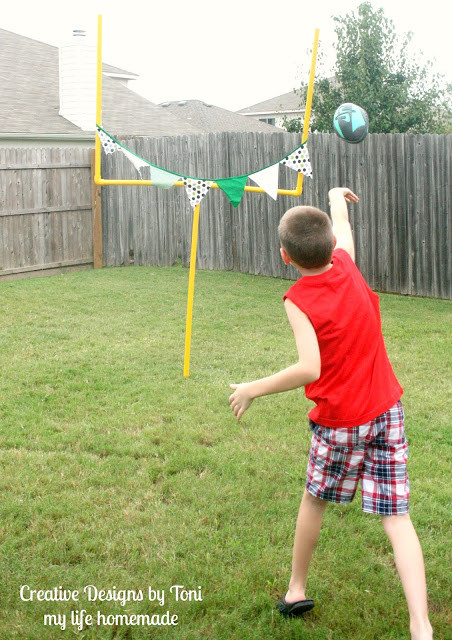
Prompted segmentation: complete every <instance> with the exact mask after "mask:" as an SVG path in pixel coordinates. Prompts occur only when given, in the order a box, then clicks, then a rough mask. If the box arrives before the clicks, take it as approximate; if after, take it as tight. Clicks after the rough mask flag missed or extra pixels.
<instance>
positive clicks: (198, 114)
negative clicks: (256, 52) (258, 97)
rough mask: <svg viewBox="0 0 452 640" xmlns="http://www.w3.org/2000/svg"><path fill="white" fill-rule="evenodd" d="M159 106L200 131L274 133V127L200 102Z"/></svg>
mask: <svg viewBox="0 0 452 640" xmlns="http://www.w3.org/2000/svg"><path fill="white" fill-rule="evenodd" d="M164 105H166V106H164ZM159 106H161V108H163V109H164V110H165V111H168V112H169V113H172V114H174V116H176V117H177V118H178V119H184V120H185V121H186V122H188V123H189V124H190V125H191V126H195V127H196V128H198V129H200V130H202V131H212V132H219V131H275V127H273V126H272V125H269V124H266V123H265V122H260V121H259V120H254V119H251V118H245V117H244V116H242V115H240V114H238V113H234V112H233V111H228V110H226V109H222V108H221V107H216V106H214V105H211V104H207V103H205V102H202V101H201V100H182V101H179V102H162V103H160V105H159Z"/></svg>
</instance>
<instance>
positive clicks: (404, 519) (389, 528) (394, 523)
mask: <svg viewBox="0 0 452 640" xmlns="http://www.w3.org/2000/svg"><path fill="white" fill-rule="evenodd" d="M381 522H382V524H383V528H384V530H385V532H386V534H387V535H390V534H391V533H392V532H393V531H396V530H397V529H398V528H399V527H401V526H402V527H404V526H406V525H407V524H410V523H411V518H410V514H409V513H403V514H400V515H395V516H381Z"/></svg>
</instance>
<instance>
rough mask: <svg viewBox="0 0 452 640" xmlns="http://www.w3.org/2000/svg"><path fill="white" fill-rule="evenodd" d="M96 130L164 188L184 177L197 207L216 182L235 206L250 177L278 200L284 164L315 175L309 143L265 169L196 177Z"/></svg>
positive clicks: (107, 147)
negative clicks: (152, 159) (169, 167)
mask: <svg viewBox="0 0 452 640" xmlns="http://www.w3.org/2000/svg"><path fill="white" fill-rule="evenodd" d="M96 130H97V135H98V136H99V140H100V142H101V145H102V149H103V150H104V152H105V153H106V154H107V155H108V154H111V153H115V152H116V151H121V152H122V153H123V154H124V155H125V156H126V158H128V160H130V162H131V163H132V164H133V165H134V167H135V168H136V170H137V171H138V172H139V173H140V175H141V170H142V169H143V168H144V167H150V171H151V180H152V184H153V185H154V186H156V187H161V188H162V189H169V188H170V187H172V186H173V185H174V184H175V183H176V182H178V181H182V182H183V183H184V186H185V191H186V193H187V196H188V199H189V201H190V204H191V206H192V207H193V208H195V207H196V206H197V205H198V204H199V203H200V202H201V200H202V199H203V198H204V196H205V195H207V193H208V191H209V189H210V188H211V187H212V185H213V184H216V185H217V187H218V188H219V189H221V190H222V191H223V193H225V194H226V196H227V198H228V199H229V202H230V203H231V204H232V206H233V207H238V206H239V204H240V202H241V200H242V197H243V193H244V191H245V186H246V183H247V181H248V178H249V179H250V180H252V181H253V182H254V183H255V184H257V185H258V187H260V188H261V189H263V191H265V193H267V194H268V195H269V196H270V197H271V198H273V200H276V199H277V197H278V188H279V187H278V185H279V165H280V164H282V165H284V166H286V167H288V168H289V169H293V170H294V171H297V172H298V173H302V174H303V175H305V176H306V177H308V178H312V167H311V163H310V160H309V153H308V149H307V147H306V145H305V144H304V145H300V146H299V147H297V148H296V149H294V151H292V152H291V153H289V154H288V155H287V156H285V157H284V158H283V159H282V160H279V161H278V162H276V163H274V164H272V165H270V166H268V167H265V168H264V169H260V170H259V171H255V172H254V173H250V174H246V175H243V176H233V177H231V178H220V179H214V178H195V177H193V176H183V175H179V174H176V173H173V172H171V171H167V170H166V169H162V167H158V166H156V165H154V164H152V163H151V162H149V161H148V160H144V159H143V158H140V157H139V156H137V155H136V154H135V153H133V152H132V151H130V149H127V148H126V147H124V146H123V145H122V144H121V143H120V142H118V141H117V140H115V138H113V136H111V135H110V134H109V133H107V132H106V131H105V130H104V129H102V127H100V126H99V125H97V126H96Z"/></svg>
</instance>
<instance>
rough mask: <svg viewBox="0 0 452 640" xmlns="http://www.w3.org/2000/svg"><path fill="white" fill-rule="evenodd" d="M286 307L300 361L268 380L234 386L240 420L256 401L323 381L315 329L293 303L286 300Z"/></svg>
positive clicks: (234, 407) (233, 399)
mask: <svg viewBox="0 0 452 640" xmlns="http://www.w3.org/2000/svg"><path fill="white" fill-rule="evenodd" d="M284 305H285V308H286V312H287V316H288V318H289V322H290V324H291V326H292V329H293V332H294V336H295V341H296V344H297V350H298V356H299V360H298V362H297V363H296V364H294V365H292V366H290V367H287V368H286V369H282V370H281V371H278V373H275V374H273V375H271V376H268V377H266V378H261V379H259V380H254V381H253V382H245V383H242V384H231V389H234V393H232V394H231V396H230V397H229V404H230V405H231V409H232V411H233V412H234V415H235V416H236V417H237V419H238V420H240V418H241V417H242V415H243V414H244V413H245V411H246V410H247V409H248V407H249V406H250V404H251V403H252V402H253V400H254V399H255V398H257V397H259V396H266V395H270V394H272V393H280V392H282V391H290V390H291V389H297V388H298V387H304V386H305V385H307V384H309V383H311V382H314V381H315V380H318V378H319V377H320V351H319V345H318V342H317V336H316V334H315V331H314V327H313V326H312V324H311V321H310V320H309V318H308V317H307V315H306V314H304V313H303V312H302V311H300V309H299V308H298V307H297V306H296V305H295V304H294V303H293V302H291V301H290V300H288V299H286V301H285V303H284Z"/></svg>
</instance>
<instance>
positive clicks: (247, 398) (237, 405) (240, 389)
mask: <svg viewBox="0 0 452 640" xmlns="http://www.w3.org/2000/svg"><path fill="white" fill-rule="evenodd" d="M230 387H231V389H235V391H234V393H232V394H231V395H230V396H229V404H230V405H231V409H232V411H233V412H234V415H235V417H236V418H237V420H240V418H241V417H242V416H243V414H244V413H245V411H246V410H247V409H248V407H249V406H250V404H251V403H252V402H253V400H254V398H252V397H251V394H250V384H249V383H246V382H245V383H242V384H231V385H230Z"/></svg>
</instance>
